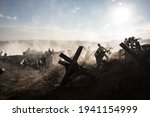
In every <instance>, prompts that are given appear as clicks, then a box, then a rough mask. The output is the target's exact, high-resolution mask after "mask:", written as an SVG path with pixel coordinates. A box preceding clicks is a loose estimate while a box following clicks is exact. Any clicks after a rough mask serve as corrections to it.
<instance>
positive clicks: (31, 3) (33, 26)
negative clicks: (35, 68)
mask: <svg viewBox="0 0 150 117" xmlns="http://www.w3.org/2000/svg"><path fill="white" fill-rule="evenodd" d="M149 5H150V0H0V40H83V41H99V42H100V41H102V42H104V41H111V40H123V39H124V38H126V37H130V36H135V37H141V38H143V39H149V38H150V13H149Z"/></svg>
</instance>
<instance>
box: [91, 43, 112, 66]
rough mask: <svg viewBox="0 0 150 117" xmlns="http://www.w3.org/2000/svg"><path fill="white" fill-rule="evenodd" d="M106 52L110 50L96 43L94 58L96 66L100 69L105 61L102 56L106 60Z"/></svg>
mask: <svg viewBox="0 0 150 117" xmlns="http://www.w3.org/2000/svg"><path fill="white" fill-rule="evenodd" d="M108 52H110V50H107V49H106V48H104V47H103V46H101V45H100V44H98V49H97V50H96V52H95V53H94V55H95V58H96V64H97V68H100V69H101V68H102V66H103V65H104V62H105V60H104V57H106V60H108V56H107V54H106V53H108Z"/></svg>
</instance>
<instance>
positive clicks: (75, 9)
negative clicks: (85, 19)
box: [71, 7, 80, 14]
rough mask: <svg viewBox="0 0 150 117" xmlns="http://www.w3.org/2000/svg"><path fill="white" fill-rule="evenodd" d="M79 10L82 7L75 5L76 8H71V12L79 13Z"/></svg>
mask: <svg viewBox="0 0 150 117" xmlns="http://www.w3.org/2000/svg"><path fill="white" fill-rule="evenodd" d="M79 10H80V7H75V8H73V9H71V12H72V13H74V14H75V13H77V12H78V11H79Z"/></svg>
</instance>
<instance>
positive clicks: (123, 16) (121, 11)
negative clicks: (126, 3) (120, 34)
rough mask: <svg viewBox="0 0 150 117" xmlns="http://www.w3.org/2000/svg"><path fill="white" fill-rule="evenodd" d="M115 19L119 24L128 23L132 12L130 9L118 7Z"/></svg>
mask: <svg viewBox="0 0 150 117" xmlns="http://www.w3.org/2000/svg"><path fill="white" fill-rule="evenodd" d="M113 18H114V20H115V22H117V23H118V24H122V23H126V22H129V21H130V18H131V12H130V10H129V9H128V8H125V7H118V8H117V9H114V13H113Z"/></svg>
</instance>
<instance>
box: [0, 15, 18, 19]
mask: <svg viewBox="0 0 150 117" xmlns="http://www.w3.org/2000/svg"><path fill="white" fill-rule="evenodd" d="M0 18H3V19H7V20H17V19H18V18H17V17H16V16H14V17H11V16H5V15H3V14H0Z"/></svg>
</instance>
